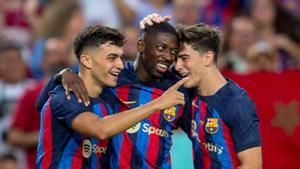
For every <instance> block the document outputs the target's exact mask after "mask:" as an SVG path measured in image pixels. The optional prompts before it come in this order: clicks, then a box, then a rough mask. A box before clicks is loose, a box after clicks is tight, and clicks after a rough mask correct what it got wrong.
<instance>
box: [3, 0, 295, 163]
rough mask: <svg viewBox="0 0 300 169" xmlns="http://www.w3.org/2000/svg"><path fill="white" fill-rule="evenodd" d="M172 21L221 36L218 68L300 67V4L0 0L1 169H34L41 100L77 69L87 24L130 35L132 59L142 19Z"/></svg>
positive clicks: (269, 0)
mask: <svg viewBox="0 0 300 169" xmlns="http://www.w3.org/2000/svg"><path fill="white" fill-rule="evenodd" d="M153 12H155V13H158V14H160V15H172V16H173V18H172V20H171V21H170V22H171V23H172V24H176V23H183V24H187V25H190V24H195V23H198V22H205V23H207V24H210V25H215V26H216V27H218V28H219V29H220V30H221V31H222V33H223V34H222V36H223V39H224V43H223V44H224V45H223V50H222V51H223V52H222V56H221V57H220V59H219V61H218V62H219V63H218V64H219V67H220V68H221V69H222V70H224V71H232V72H235V73H238V74H249V73H256V72H262V71H263V72H275V73H279V72H282V71H285V70H294V69H299V68H300V21H299V20H300V18H299V17H300V3H299V1H298V0H77V1H76V0H0V136H1V139H0V169H17V168H20V169H34V162H35V151H36V145H37V142H38V131H39V112H37V111H36V110H35V107H34V106H35V101H36V99H37V97H38V94H39V92H40V91H41V89H42V87H43V86H44V84H45V82H47V81H48V80H49V79H50V78H51V77H52V76H53V75H54V74H55V73H57V72H58V71H60V70H61V69H63V68H65V67H72V68H73V69H74V70H76V69H77V63H76V59H75V57H74V56H73V51H72V41H73V38H74V36H75V35H76V33H77V32H79V30H80V29H81V28H82V27H83V26H85V25H92V24H102V25H105V26H110V27H114V28H118V29H120V30H121V31H122V32H123V33H124V35H126V39H127V42H126V44H125V46H124V52H125V56H124V58H123V59H124V60H125V61H127V60H134V59H135V57H136V56H135V55H136V50H137V49H136V41H137V38H138V36H139V30H138V24H139V21H140V20H141V19H142V18H143V17H145V16H146V15H148V14H151V13H153Z"/></svg>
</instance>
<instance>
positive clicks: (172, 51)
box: [171, 49, 179, 55]
mask: <svg viewBox="0 0 300 169" xmlns="http://www.w3.org/2000/svg"><path fill="white" fill-rule="evenodd" d="M171 53H172V55H177V54H178V53H179V52H178V50H177V49H171Z"/></svg>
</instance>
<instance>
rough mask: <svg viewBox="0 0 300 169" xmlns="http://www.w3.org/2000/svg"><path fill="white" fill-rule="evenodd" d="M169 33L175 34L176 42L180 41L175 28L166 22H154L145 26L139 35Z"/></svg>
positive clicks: (151, 35) (147, 35)
mask: <svg viewBox="0 0 300 169" xmlns="http://www.w3.org/2000/svg"><path fill="white" fill-rule="evenodd" d="M162 32H163V33H170V34H173V35H175V36H176V38H177V41H178V44H179V43H180V38H179V34H178V32H177V30H176V29H175V28H174V27H173V26H172V25H171V24H170V23H168V22H161V23H154V24H153V25H151V26H150V25H147V24H146V26H145V29H144V30H142V31H141V37H143V38H146V37H154V36H155V35H157V34H158V33H162Z"/></svg>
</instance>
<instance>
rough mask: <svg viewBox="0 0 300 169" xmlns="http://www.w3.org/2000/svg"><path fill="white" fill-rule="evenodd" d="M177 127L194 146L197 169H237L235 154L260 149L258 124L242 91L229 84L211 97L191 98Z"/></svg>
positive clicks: (252, 104)
mask: <svg viewBox="0 0 300 169" xmlns="http://www.w3.org/2000/svg"><path fill="white" fill-rule="evenodd" d="M185 111H186V112H185V114H184V116H183V118H182V119H181V121H180V127H181V128H182V129H183V130H184V131H185V132H186V133H187V135H188V136H189V138H190V139H191V141H192V144H193V158H194V159H193V160H194V166H195V168H196V169H219V168H226V169H230V168H237V167H238V165H239V162H238V158H237V153H238V152H241V151H243V150H246V149H249V148H252V147H257V146H260V145H261V142H260V133H259V121H258V117H257V113H256V108H255V105H254V103H253V101H252V100H251V99H250V98H249V96H248V94H247V93H246V91H245V90H243V89H241V88H240V87H239V86H238V85H237V84H236V83H234V82H233V81H231V80H228V82H227V83H226V85H225V86H223V87H222V88H221V89H220V90H219V91H218V92H217V93H216V94H214V95H212V96H205V97H204V96H199V95H197V94H195V95H194V97H191V99H190V101H189V102H188V103H187V104H186V107H185Z"/></svg>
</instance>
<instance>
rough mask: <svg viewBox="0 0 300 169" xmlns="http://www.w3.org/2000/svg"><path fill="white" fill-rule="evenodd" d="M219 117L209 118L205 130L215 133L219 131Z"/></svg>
mask: <svg viewBox="0 0 300 169" xmlns="http://www.w3.org/2000/svg"><path fill="white" fill-rule="evenodd" d="M218 128H219V125H218V119H217V118H208V119H207V122H206V124H205V131H206V132H207V133H209V134H215V133H216V132H217V131H218Z"/></svg>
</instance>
